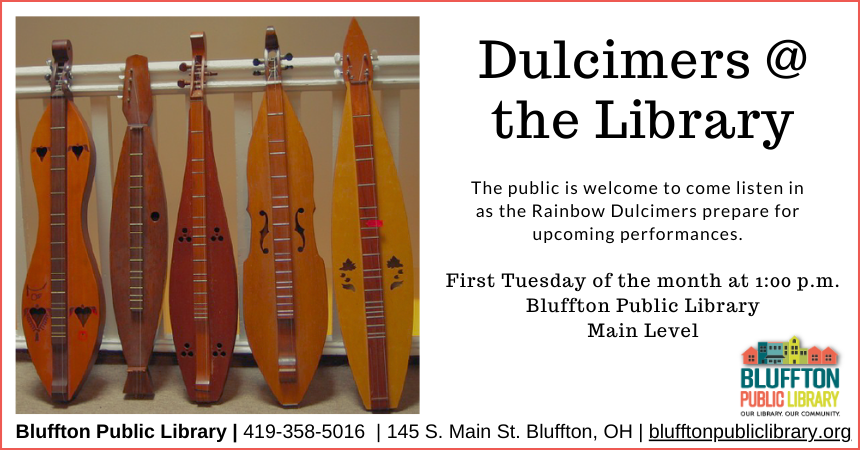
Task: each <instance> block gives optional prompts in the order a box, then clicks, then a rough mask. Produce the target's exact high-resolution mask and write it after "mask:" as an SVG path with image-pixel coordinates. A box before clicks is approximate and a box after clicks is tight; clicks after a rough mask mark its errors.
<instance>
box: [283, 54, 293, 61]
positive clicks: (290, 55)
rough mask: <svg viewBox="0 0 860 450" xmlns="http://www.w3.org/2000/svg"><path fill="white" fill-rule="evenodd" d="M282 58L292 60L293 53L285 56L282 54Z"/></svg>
mask: <svg viewBox="0 0 860 450" xmlns="http://www.w3.org/2000/svg"><path fill="white" fill-rule="evenodd" d="M281 59H282V60H284V59H286V60H287V61H292V60H293V54H292V53H287V54H286V55H285V56H282V57H281Z"/></svg>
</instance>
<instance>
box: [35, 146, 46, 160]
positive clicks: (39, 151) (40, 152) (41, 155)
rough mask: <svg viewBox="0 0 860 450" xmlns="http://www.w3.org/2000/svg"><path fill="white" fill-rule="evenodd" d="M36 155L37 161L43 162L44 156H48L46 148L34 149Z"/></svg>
mask: <svg viewBox="0 0 860 450" xmlns="http://www.w3.org/2000/svg"><path fill="white" fill-rule="evenodd" d="M36 154H37V155H39V161H44V160H45V155H47V154H48V147H36Z"/></svg>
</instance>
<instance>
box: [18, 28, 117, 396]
mask: <svg viewBox="0 0 860 450" xmlns="http://www.w3.org/2000/svg"><path fill="white" fill-rule="evenodd" d="M51 47H52V48H51V50H52V54H53V61H51V74H50V75H49V76H48V77H47V78H48V81H49V83H50V86H51V97H50V101H49V103H48V108H47V109H46V110H45V113H44V114H43V115H42V118H41V120H40V121H39V123H38V125H37V126H36V132H35V133H34V135H33V143H32V146H31V148H30V166H31V169H32V174H33V183H34V185H35V188H36V198H37V203H38V210H39V227H38V231H37V238H36V247H35V249H34V251H33V257H32V259H31V261H30V268H29V270H28V271H27V277H26V280H25V285H24V293H23V302H22V303H23V304H22V314H23V323H24V336H25V337H26V340H27V350H29V352H30V357H31V358H32V360H33V363H34V364H35V366H36V372H37V373H38V374H39V378H40V379H41V380H42V384H43V385H44V386H45V389H46V390H47V391H48V393H49V394H50V396H51V399H52V400H54V401H57V402H67V401H70V400H72V399H73V398H74V397H75V395H76V394H77V393H78V392H79V391H80V388H81V385H82V384H83V382H84V380H85V379H86V377H87V375H88V373H89V372H90V369H91V368H92V366H93V363H94V362H95V360H96V356H97V355H98V349H99V345H100V344H101V339H102V332H103V330H104V324H105V314H104V312H105V311H104V306H105V298H104V290H103V287H102V280H101V275H100V273H99V270H98V267H97V266H96V260H95V256H94V255H93V249H92V245H91V244H90V237H89V231H88V229H87V205H88V203H89V199H90V191H91V189H92V185H93V174H94V169H95V157H96V155H95V148H94V146H93V142H92V138H91V136H90V132H89V129H88V128H87V125H86V123H84V120H83V118H82V117H81V114H80V112H79V111H78V108H77V107H76V106H75V103H74V102H73V101H72V93H71V87H70V84H71V79H72V77H71V70H72V43H71V42H69V41H68V40H57V41H54V42H53V43H52V46H51Z"/></svg>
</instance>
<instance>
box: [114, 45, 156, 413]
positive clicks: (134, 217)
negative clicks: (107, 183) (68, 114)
mask: <svg viewBox="0 0 860 450" xmlns="http://www.w3.org/2000/svg"><path fill="white" fill-rule="evenodd" d="M122 112H123V114H124V115H125V118H126V120H127V121H128V128H126V131H125V139H123V141H122V152H121V153H120V155H119V164H118V165H117V171H116V182H115V184H114V189H113V208H112V209H111V223H110V228H111V230H110V263H111V264H110V276H111V290H112V292H113V306H114V314H115V315H116V325H117V329H118V331H119V337H120V340H121V341H122V352H123V355H124V356H125V361H126V363H127V364H128V377H127V378H126V381H125V388H124V389H123V392H125V393H126V394H128V395H129V396H131V397H133V398H139V397H147V396H151V395H154V392H153V390H152V379H151V378H150V375H149V369H148V365H149V358H150V356H151V355H152V347H153V345H154V343H155V332H156V330H158V322H159V320H160V319H161V304H162V301H163V298H164V281H165V276H166V275H167V199H166V198H165V195H164V182H163V181H162V179H161V166H160V165H159V164H158V154H156V153H155V145H154V144H153V140H152V132H151V131H150V129H149V122H150V118H151V117H152V89H151V87H150V84H149V67H148V61H147V59H146V57H145V56H140V55H133V56H129V57H128V59H126V61H125V77H124V78H123V90H122Z"/></svg>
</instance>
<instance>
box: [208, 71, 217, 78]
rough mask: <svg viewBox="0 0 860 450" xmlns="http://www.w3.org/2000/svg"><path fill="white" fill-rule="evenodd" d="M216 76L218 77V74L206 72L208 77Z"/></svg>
mask: <svg viewBox="0 0 860 450" xmlns="http://www.w3.org/2000/svg"><path fill="white" fill-rule="evenodd" d="M216 75H218V72H206V76H207V77H214V76H216Z"/></svg>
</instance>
